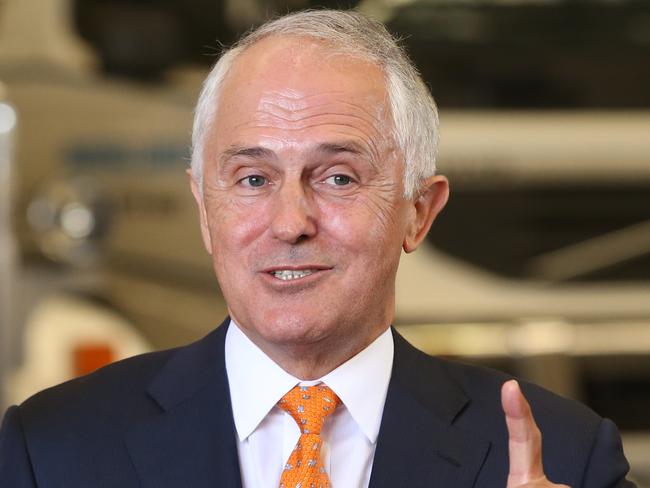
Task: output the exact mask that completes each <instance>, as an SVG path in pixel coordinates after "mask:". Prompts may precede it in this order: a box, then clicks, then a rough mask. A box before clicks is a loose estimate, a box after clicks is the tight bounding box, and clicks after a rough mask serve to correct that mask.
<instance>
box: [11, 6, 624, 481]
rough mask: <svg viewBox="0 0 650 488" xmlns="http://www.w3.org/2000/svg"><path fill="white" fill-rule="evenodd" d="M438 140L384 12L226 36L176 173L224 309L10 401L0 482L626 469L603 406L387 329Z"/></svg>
mask: <svg viewBox="0 0 650 488" xmlns="http://www.w3.org/2000/svg"><path fill="white" fill-rule="evenodd" d="M436 144H437V115H436V110H435V105H434V103H433V100H432V99H431V97H430V95H429V94H428V92H427V90H426V88H425V86H424V84H423V83H422V81H421V80H420V79H419V77H418V75H417V73H416V72H415V70H414V69H413V68H412V67H411V65H410V64H409V62H408V60H407V59H406V57H405V55H404V54H403V53H402V52H401V51H400V49H399V48H398V47H397V46H396V44H395V42H394V41H393V40H392V39H391V38H390V36H389V35H388V34H387V32H386V31H385V29H384V28H383V27H382V26H381V25H380V24H378V23H375V22H373V21H370V20H368V19H367V18H365V17H363V16H362V15H360V14H356V13H350V12H337V11H316V12H303V13H299V14H295V15H290V16H287V17H284V18H281V19H278V20H276V21H273V22H271V23H269V24H267V25H265V26H263V27H261V28H260V29H258V30H257V31H255V32H253V33H252V34H249V35H248V36H247V37H246V38H244V39H243V40H242V41H240V43H239V44H238V45H237V46H236V47H235V48H233V49H232V50H230V51H228V52H227V53H226V54H225V55H224V56H223V57H222V58H221V60H220V61H219V63H218V64H217V66H216V67H215V68H214V70H213V71H212V73H211V74H210V75H209V77H208V79H207V80H206V82H205V85H204V89H203V91H202V94H201V96H200V99H199V103H198V106H197V112H196V117H195V126H194V134H193V145H194V152H193V160H192V171H191V187H192V191H193V193H194V195H195V197H196V200H197V203H198V207H199V213H200V223H201V231H202V235H203V240H204V242H205V246H206V249H207V250H208V252H209V253H210V254H211V256H212V260H213V265H214V270H215V273H216V275H217V278H218V280H219V284H220V286H221V289H222V291H223V293H224V296H225V299H226V302H227V303H228V307H229V311H230V319H227V320H226V321H225V322H224V324H223V325H222V326H221V327H219V328H218V329H217V330H216V331H215V332H213V333H211V334H210V335H209V336H207V337H206V338H205V339H203V340H201V341H199V342H197V343H195V344H192V345H189V346H187V347H182V348H179V349H176V350H173V351H164V352H159V353H154V354H150V355H145V356H141V357H136V358H133V359H130V360H127V361H123V362H120V363H117V364H114V365H112V366H109V367H108V368H104V369H102V370H100V371H99V372H97V373H95V374H93V375H90V376H88V377H84V378H81V379H79V380H75V381H72V382H69V383H66V384H64V385H61V386H59V387H56V388H54V389H51V390H47V391H45V392H42V393H40V394H38V395H36V396H35V397H33V398H32V399H30V400H28V401H27V402H25V403H24V404H23V405H21V406H19V407H13V408H12V409H10V410H9V411H8V413H7V414H6V416H5V421H4V425H3V428H2V437H1V439H0V482H1V483H2V486H3V487H4V486H11V487H14V486H20V487H22V486H26V487H27V486H43V487H48V486H52V487H59V486H60V487H77V486H83V487H86V486H107V487H108V486H110V487H112V486H115V487H118V486H119V487H130V486H143V487H154V486H155V487H178V486H188V487H203V486H205V487H208V486H211V487H215V486H219V487H222V486H223V487H238V486H244V487H246V488H250V487H277V486H284V487H286V488H288V487H289V486H291V487H292V488H293V487H299V486H300V487H307V486H334V487H338V488H349V487H366V486H370V487H373V488H378V487H391V488H392V487H398V486H412V487H425V486H426V487H432V486H435V487H445V488H446V487H472V486H474V487H506V486H507V487H508V488H514V487H547V486H567V485H568V486H573V487H626V486H633V485H632V484H631V483H629V482H627V481H626V480H625V474H626V472H627V469H628V466H627V463H626V461H625V458H624V456H623V453H622V449H621V445H620V438H619V435H618V433H617V431H616V428H615V427H614V426H613V424H612V423H611V422H610V421H607V420H603V419H601V418H599V417H598V416H597V415H596V414H594V413H593V412H591V411H589V410H588V409H586V408H585V407H583V406H580V405H578V404H576V403H573V402H570V401H567V400H563V399H560V398H558V397H556V396H554V395H552V394H550V393H548V392H545V391H543V390H541V389H539V388H536V387H534V386H532V385H523V389H524V392H525V394H526V396H527V397H528V399H529V400H530V402H531V405H532V412H534V414H535V419H536V420H537V424H538V425H539V429H538V428H537V426H536V424H535V420H534V419H533V416H532V413H531V408H530V407H529V405H528V403H527V401H526V400H525V399H524V396H522V393H521V391H520V388H519V385H518V384H517V383H516V382H514V381H507V380H509V378H508V377H507V376H506V375H504V374H501V373H497V372H494V371H488V370H483V369H479V368H475V367H471V366H464V365H460V364H454V363H451V362H446V361H442V360H439V359H435V358H431V357H428V356H426V355H425V354H423V353H421V352H419V351H417V350H415V349H413V348H412V347H411V346H410V345H409V344H407V343H406V342H405V341H404V339H402V338H401V337H400V336H399V335H398V334H397V333H395V332H394V331H392V330H391V329H390V324H391V321H392V320H393V317H394V301H395V300H394V285H395V274H396V271H397V266H398V263H399V258H400V254H401V251H402V249H403V250H404V251H406V252H412V251H414V250H415V249H416V248H417V247H418V245H419V244H420V243H421V242H422V240H423V239H424V237H425V235H426V233H427V232H428V230H429V228H430V226H431V223H432V221H433V220H434V218H435V217H436V215H437V214H438V212H440V210H441V209H442V207H443V206H444V204H445V202H446V200H447V196H448V183H447V180H446V179H445V178H444V177H442V176H437V175H435V174H434V173H435V167H434V155H435V152H436ZM179 306H182V304H179ZM296 387H297V388H296ZM540 430H541V434H540ZM542 435H543V439H544V443H543V446H542V442H541V437H542ZM549 480H552V482H554V483H563V484H564V485H556V484H553V483H552V482H551V481H549ZM330 483H331V485H330Z"/></svg>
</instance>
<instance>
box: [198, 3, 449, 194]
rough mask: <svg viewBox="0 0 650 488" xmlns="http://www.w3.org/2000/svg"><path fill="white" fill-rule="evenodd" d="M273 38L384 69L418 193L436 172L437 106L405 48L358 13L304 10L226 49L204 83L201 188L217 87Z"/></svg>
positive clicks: (412, 187)
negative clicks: (302, 41)
mask: <svg viewBox="0 0 650 488" xmlns="http://www.w3.org/2000/svg"><path fill="white" fill-rule="evenodd" d="M269 36H296V37H306V38H310V39H314V40H316V41H320V42H323V43H325V44H327V46H328V47H330V48H331V49H333V51H334V53H335V54H344V55H349V56H353V57H357V58H360V59H362V60H364V61H367V62H370V63H371V64H375V65H376V66H378V67H379V68H380V69H382V71H383V72H384V76H385V78H386V90H387V92H388V98H389V103H390V108H391V112H392V118H393V128H392V136H393V138H394V140H395V142H396V143H397V145H398V147H399V149H400V150H401V152H402V157H403V158H404V165H405V168H404V196H405V197H406V198H413V197H415V196H416V195H417V194H418V191H419V189H420V185H421V183H422V181H423V180H424V179H425V178H428V177H429V176H432V175H433V174H435V170H436V165H435V163H436V153H437V148H438V110H437V108H436V104H435V102H434V100H433V97H432V96H431V94H430V93H429V90H428V89H427V87H426V85H425V84H424V82H423V81H422V78H421V77H420V75H419V73H418V71H417V69H416V68H415V67H414V65H413V63H412V62H411V61H410V59H409V58H408V55H407V54H406V53H405V51H404V50H403V49H402V48H401V47H400V46H399V45H398V43H397V41H396V40H395V39H394V38H393V37H392V36H391V34H390V33H389V32H388V30H386V27H384V25H383V24H382V23H380V22H378V21H376V20H373V19H371V18H369V17H366V16H365V15H363V14H361V13H359V12H355V11H340V10H305V11H302V12H297V13H293V14H289V15H286V16H283V17H279V18H277V19H275V20H271V21H269V22H267V23H266V24H264V25H262V26H261V27H259V28H257V29H255V30H253V31H251V32H250V33H248V34H246V35H245V36H244V37H243V38H242V39H240V40H239V41H238V42H237V43H236V44H235V45H234V46H233V47H232V48H230V49H228V50H227V51H225V52H224V53H223V55H222V56H221V58H220V59H219V61H218V62H217V63H216V64H215V66H214V68H213V69H212V71H211V72H210V74H209V75H208V77H207V78H206V80H205V82H204V83H203V89H202V90H201V94H200V95H199V99H198V102H197V106H196V111H195V114H194V128H193V131H192V174H193V176H194V178H195V180H196V181H197V183H198V184H199V187H200V188H202V187H203V148H204V145H205V139H206V136H207V134H208V132H209V130H210V127H211V124H212V121H214V118H215V116H216V112H217V105H218V101H219V91H220V89H221V87H222V85H223V81H224V79H225V77H226V75H227V74H228V71H229V70H230V68H231V66H232V65H233V63H234V62H235V60H236V59H237V58H238V57H239V56H240V55H241V54H242V53H243V52H244V51H245V50H246V49H247V48H248V47H250V46H252V45H253V44H255V43H256V42H258V41H261V40H262V39H265V38H267V37H269Z"/></svg>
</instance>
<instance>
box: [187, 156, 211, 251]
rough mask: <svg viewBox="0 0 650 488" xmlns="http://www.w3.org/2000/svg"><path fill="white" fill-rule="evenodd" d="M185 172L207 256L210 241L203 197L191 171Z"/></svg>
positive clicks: (209, 249)
mask: <svg viewBox="0 0 650 488" xmlns="http://www.w3.org/2000/svg"><path fill="white" fill-rule="evenodd" d="M185 172H186V173H187V176H189V179H190V188H191V189H192V195H194V200H196V205H197V206H198V207H199V221H200V223H201V237H203V245H204V246H205V249H206V251H208V254H212V239H211V237H210V228H209V227H208V215H207V213H206V211H205V202H204V201H203V196H202V195H201V188H200V187H199V183H198V182H197V181H196V180H195V179H194V175H192V170H191V169H187V170H186V171H185Z"/></svg>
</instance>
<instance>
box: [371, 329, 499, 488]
mask: <svg viewBox="0 0 650 488" xmlns="http://www.w3.org/2000/svg"><path fill="white" fill-rule="evenodd" d="M393 337H394V340H395V356H394V360H393V371H392V375H391V380H390V383H389V386H388V393H387V397H386V405H385V407H384V414H383V417H382V423H381V428H380V431H379V438H378V440H377V450H376V452H375V459H374V462H373V468H372V475H371V479H370V488H389V487H390V488H396V487H401V486H404V487H407V486H408V487H439V488H447V487H449V486H453V487H458V488H469V487H471V486H473V485H474V480H475V479H476V476H477V474H478V472H479V471H480V468H481V466H482V464H483V462H484V460H485V457H486V455H487V452H488V450H489V447H490V443H489V442H488V441H485V440H483V439H477V438H475V436H474V435H472V433H471V432H466V431H463V430H461V429H459V428H458V427H456V426H454V421H455V420H456V418H458V417H459V416H460V415H462V412H463V410H464V409H465V408H467V407H468V405H469V402H470V400H469V398H468V397H467V396H466V395H465V393H464V392H463V391H462V390H461V389H460V387H459V386H458V384H457V383H456V381H455V380H453V378H451V377H450V375H449V374H448V372H447V371H446V369H445V367H444V363H442V362H440V361H439V360H437V359H434V358H431V357H429V356H427V355H425V354H424V353H422V352H420V351H418V350H417V349H415V348H413V347H412V346H411V345H410V344H408V343H407V342H406V341H405V340H404V339H403V338H402V337H401V336H400V335H399V334H397V333H396V332H395V331H393Z"/></svg>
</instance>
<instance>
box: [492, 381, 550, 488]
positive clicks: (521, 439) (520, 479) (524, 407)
mask: <svg viewBox="0 0 650 488" xmlns="http://www.w3.org/2000/svg"><path fill="white" fill-rule="evenodd" d="M501 405H502V406H503V411H504V413H505V415H506V424H507V426H508V453H509V457H510V470H509V472H508V488H513V487H516V486H520V485H523V484H526V483H535V482H537V481H544V480H545V476H544V468H543V466H542V435H541V433H540V431H539V429H538V428H537V424H536V423H535V419H534V418H533V414H532V412H531V410H530V405H528V402H527V401H526V398H524V395H523V394H522V393H521V389H520V388H519V383H517V382H516V381H515V380H510V381H507V382H506V383H504V384H503V387H502V388H501Z"/></svg>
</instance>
